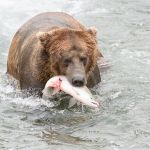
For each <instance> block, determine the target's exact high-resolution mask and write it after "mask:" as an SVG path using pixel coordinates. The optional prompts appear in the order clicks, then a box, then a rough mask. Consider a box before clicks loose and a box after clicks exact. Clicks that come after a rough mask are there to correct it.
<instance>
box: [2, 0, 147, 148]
mask: <svg viewBox="0 0 150 150" xmlns="http://www.w3.org/2000/svg"><path fill="white" fill-rule="evenodd" d="M46 11H63V12H67V13H69V14H71V15H73V16H74V17H75V18H76V19H78V20H79V21H81V22H82V23H83V24H85V25H86V26H88V27H90V26H95V27H96V28H97V29H98V35H97V36H98V42H99V45H100V47H101V51H102V53H103V55H104V57H105V58H106V59H107V60H108V61H109V64H110V67H109V68H105V69H102V70H101V76H102V82H101V83H100V84H99V85H98V86H97V87H95V88H93V89H92V90H93V92H94V94H96V95H95V96H96V97H97V98H98V100H99V101H100V103H101V107H100V109H99V110H90V109H87V108H85V109H84V110H83V111H81V109H80V108H72V109H67V108H63V109H58V108H57V109H56V108H52V106H53V102H50V101H44V100H42V99H40V98H37V97H36V96H34V95H32V96H28V97H25V96H24V95H23V93H22V92H20V91H19V89H15V88H14V87H13V86H11V84H10V83H9V81H8V79H7V77H6V75H5V72H6V62H7V54H8V48H9V45H10V42H11V39H12V37H13V35H14V34H15V32H16V31H17V29H18V28H19V27H20V26H21V25H22V24H23V23H24V22H25V21H27V20H28V19H29V18H31V17H32V16H34V15H36V14H38V13H40V12H46ZM0 149H1V150H46V149H53V150H78V149H81V150H82V149H83V150H84V149H85V150H150V1H149V0H136V1H135V0H111V1H110V0H93V1H91V0H70V1H66V0H51V1H50V0H45V1H43V0H38V1H37V0H32V1H31V0H26V1H24V0H5V1H2V0H0Z"/></svg>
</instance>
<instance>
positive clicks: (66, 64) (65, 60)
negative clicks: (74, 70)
mask: <svg viewBox="0 0 150 150" xmlns="http://www.w3.org/2000/svg"><path fill="white" fill-rule="evenodd" d="M71 62H72V61H71V59H70V58H65V59H64V66H65V67H68V65H69V64H70V63H71Z"/></svg>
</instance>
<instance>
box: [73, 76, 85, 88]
mask: <svg viewBox="0 0 150 150" xmlns="http://www.w3.org/2000/svg"><path fill="white" fill-rule="evenodd" d="M72 85H74V86H77V87H81V86H84V85H85V78H84V76H83V75H76V76H74V77H73V78H72Z"/></svg>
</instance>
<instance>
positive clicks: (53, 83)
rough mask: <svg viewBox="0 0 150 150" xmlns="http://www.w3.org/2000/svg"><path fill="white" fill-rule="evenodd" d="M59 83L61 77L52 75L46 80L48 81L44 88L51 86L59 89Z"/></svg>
mask: <svg viewBox="0 0 150 150" xmlns="http://www.w3.org/2000/svg"><path fill="white" fill-rule="evenodd" d="M61 83H62V79H61V78H60V77H59V76H57V77H53V78H51V79H49V80H48V82H47V83H46V85H45V88H48V87H53V88H57V89H60V86H61Z"/></svg>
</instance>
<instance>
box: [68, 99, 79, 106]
mask: <svg viewBox="0 0 150 150" xmlns="http://www.w3.org/2000/svg"><path fill="white" fill-rule="evenodd" d="M76 103H77V100H76V99H75V98H74V97H72V98H71V99H70V101H69V106H68V108H70V107H72V106H74V105H75V104H76Z"/></svg>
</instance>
